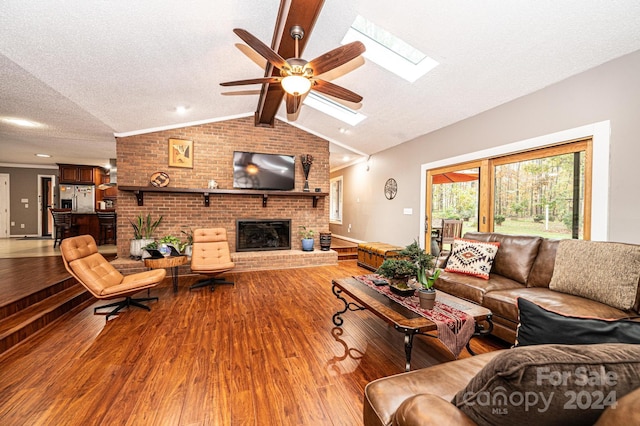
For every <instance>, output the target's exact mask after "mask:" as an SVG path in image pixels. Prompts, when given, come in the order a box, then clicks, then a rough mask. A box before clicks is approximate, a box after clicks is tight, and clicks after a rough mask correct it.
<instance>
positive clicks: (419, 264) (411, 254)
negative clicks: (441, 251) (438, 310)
mask: <svg viewBox="0 0 640 426" xmlns="http://www.w3.org/2000/svg"><path fill="white" fill-rule="evenodd" d="M399 254H400V256H404V257H405V258H407V259H409V260H410V261H411V262H413V264H414V265H415V266H416V281H417V282H418V284H420V287H422V288H421V289H420V291H419V292H418V298H419V299H420V307H422V308H423V309H433V306H434V304H435V300H436V291H435V289H434V288H433V284H434V283H435V281H436V280H437V279H438V276H439V275H440V270H439V269H438V270H436V272H435V273H434V274H430V273H429V271H430V270H432V269H433V259H434V257H433V256H432V255H430V254H429V253H427V252H426V251H424V250H423V249H422V248H420V245H419V244H418V242H417V241H415V240H414V241H413V243H411V244H409V245H408V246H406V247H405V248H404V249H403V250H401V251H400V253H399Z"/></svg>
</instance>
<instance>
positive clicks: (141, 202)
mask: <svg viewBox="0 0 640 426" xmlns="http://www.w3.org/2000/svg"><path fill="white" fill-rule="evenodd" d="M133 193H134V194H135V195H136V199H137V200H138V206H144V191H133Z"/></svg>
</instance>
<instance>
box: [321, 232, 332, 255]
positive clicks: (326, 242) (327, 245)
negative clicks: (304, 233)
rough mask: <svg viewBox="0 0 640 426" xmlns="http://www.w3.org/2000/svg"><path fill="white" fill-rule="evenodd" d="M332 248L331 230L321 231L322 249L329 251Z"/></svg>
mask: <svg viewBox="0 0 640 426" xmlns="http://www.w3.org/2000/svg"><path fill="white" fill-rule="evenodd" d="M330 249H331V232H321V233H320V250H322V251H329V250H330Z"/></svg>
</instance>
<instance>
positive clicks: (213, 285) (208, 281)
mask: <svg viewBox="0 0 640 426" xmlns="http://www.w3.org/2000/svg"><path fill="white" fill-rule="evenodd" d="M218 284H231V285H235V283H234V282H232V281H227V280H225V279H224V278H206V279H204V280H200V281H198V282H196V283H195V284H193V285H192V286H191V287H189V290H193V289H194V288H200V287H206V286H211V291H214V290H215V289H216V285H218Z"/></svg>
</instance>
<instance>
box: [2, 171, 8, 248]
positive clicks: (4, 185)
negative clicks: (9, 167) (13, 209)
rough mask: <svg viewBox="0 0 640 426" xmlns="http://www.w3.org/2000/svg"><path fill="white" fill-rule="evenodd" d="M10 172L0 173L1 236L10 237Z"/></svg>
mask: <svg viewBox="0 0 640 426" xmlns="http://www.w3.org/2000/svg"><path fill="white" fill-rule="evenodd" d="M9 215H10V205H9V174H8V173H0V238H9Z"/></svg>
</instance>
